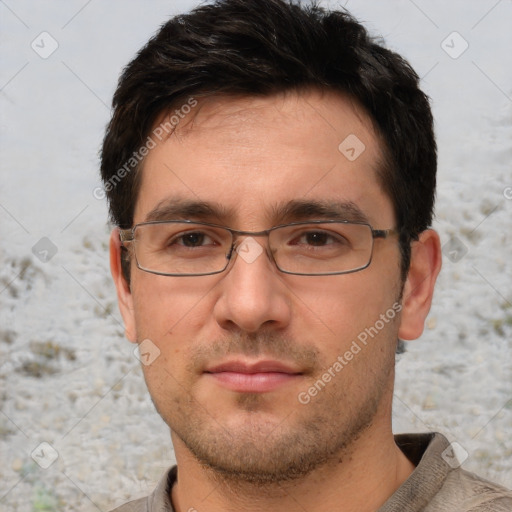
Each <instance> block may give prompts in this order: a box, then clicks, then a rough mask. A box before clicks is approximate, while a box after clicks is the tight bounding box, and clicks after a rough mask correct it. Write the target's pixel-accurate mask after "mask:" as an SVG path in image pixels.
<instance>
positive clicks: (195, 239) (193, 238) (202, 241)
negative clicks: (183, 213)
mask: <svg viewBox="0 0 512 512" xmlns="http://www.w3.org/2000/svg"><path fill="white" fill-rule="evenodd" d="M169 245H182V246H184V247H192V248H193V247H203V246H205V245H215V241H214V240H213V239H212V238H211V237H210V236H208V235H207V234H206V233H202V232H200V231H191V232H189V233H184V234H182V235H177V236H175V237H173V238H172V239H171V240H170V241H169Z"/></svg>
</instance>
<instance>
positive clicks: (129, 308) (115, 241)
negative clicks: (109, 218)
mask: <svg viewBox="0 0 512 512" xmlns="http://www.w3.org/2000/svg"><path fill="white" fill-rule="evenodd" d="M123 250H124V249H123V247H122V244H121V240H120V238H119V229H118V228H115V229H113V230H112V233H111V234H110V271H111V273H112V278H113V279H114V284H115V285H116V289H117V301H118V304H119V310H120V311H121V315H122V317H123V320H124V325H125V335H126V337H127V338H128V339H129V340H130V341H131V342H132V343H136V341H137V336H136V330H135V314H134V307H133V296H132V292H131V290H130V284H129V283H128V281H127V280H126V277H125V274H124V272H123V264H122V261H121V258H122V257H123V254H122V251H123Z"/></svg>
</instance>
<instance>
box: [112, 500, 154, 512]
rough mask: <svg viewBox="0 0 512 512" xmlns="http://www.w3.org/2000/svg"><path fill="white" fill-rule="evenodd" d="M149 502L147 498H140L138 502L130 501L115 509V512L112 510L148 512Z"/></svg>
mask: <svg viewBox="0 0 512 512" xmlns="http://www.w3.org/2000/svg"><path fill="white" fill-rule="evenodd" d="M147 500H148V499H147V498H140V499H138V500H134V501H130V502H128V503H125V504H124V505H121V506H120V507H117V508H115V509H114V510H111V512H146V511H147V510H148V508H147Z"/></svg>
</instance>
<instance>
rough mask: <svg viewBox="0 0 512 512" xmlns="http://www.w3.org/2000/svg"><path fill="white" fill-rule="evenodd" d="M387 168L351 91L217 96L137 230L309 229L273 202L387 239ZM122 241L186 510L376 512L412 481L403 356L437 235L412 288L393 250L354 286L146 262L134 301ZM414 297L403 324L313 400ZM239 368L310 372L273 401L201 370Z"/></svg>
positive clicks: (176, 140) (148, 193)
mask: <svg viewBox="0 0 512 512" xmlns="http://www.w3.org/2000/svg"><path fill="white" fill-rule="evenodd" d="M350 134H356V136H357V137H358V138H359V139H360V140H361V141H363V143H364V144H365V147H366V148H365V150H364V152H363V153H362V154H361V155H360V156H359V157H358V158H357V159H356V160H354V161H349V160H348V159H347V158H346V157H345V156H344V155H343V154H342V153H341V152H340V151H339V150H338V146H339V144H340V143H341V142H342V141H343V140H344V139H345V138H346V137H347V136H348V135H350ZM380 159H381V142H380V141H379V138H378V136H377V135H376V133H375V131H374V130H373V127H372V123H371V121H370V120H369V118H368V117H367V116H366V115H365V114H364V112H363V111H362V109H361V108H359V107H358V106H357V105H355V104H354V103H353V102H351V101H349V100H348V99H347V98H344V97H343V96H341V95H339V94H335V93H331V92H325V91H324V92H322V93H320V92H318V91H303V92H294V93H287V94H285V95H276V96H272V97H265V98H233V97H216V98H209V99H205V100H202V101H201V102H200V103H199V106H198V107H197V108H196V110H195V111H194V112H193V114H190V115H189V116H188V118H187V119H185V120H184V121H183V122H182V123H180V125H179V126H178V129H177V131H176V132H175V133H174V134H173V135H172V136H171V137H170V138H168V139H167V140H165V141H163V142H161V143H159V144H158V145H157V146H156V147H155V148H154V149H152V150H151V151H150V153H149V155H148V156H147V158H146V161H145V163H144V168H143V171H142V183H141V189H140V193H139V196H138V199H137V203H136V208H135V216H134V224H136V223H139V222H143V221H144V220H146V218H147V215H148V213H149V212H151V211H152V210H154V209H155V207H157V206H158V205H162V204H165V202H166V201H168V200H169V199H171V200H172V201H175V200H177V199H179V200H192V201H197V200H200V201H204V202H207V203H215V204H219V205H222V206H223V207H224V209H225V210H226V211H225V212H224V213H225V214H226V215H224V216H223V217H222V218H217V217H213V218H208V219H203V218H202V219H201V220H204V221H211V222H217V223H221V224H224V225H226V226H229V227H231V228H234V229H239V230H248V231H260V230H264V229H268V228H270V227H271V226H274V225H277V224H280V223H282V222H291V221H293V220H307V219H302V218H301V219H288V218H287V219H283V218H281V217H279V216H276V206H277V205H281V204H283V203H287V202H289V201H293V200H298V199H300V200H317V201H330V202H351V203H353V204H355V205H357V207H358V208H359V209H360V210H362V211H363V212H364V214H365V215H366V216H367V217H368V219H369V221H370V223H371V225H372V226H373V227H374V228H375V229H386V228H392V227H395V215H394V211H393V207H392V203H391V201H390V199H389V198H388V197H387V196H386V195H385V193H384V192H383V191H382V189H381V187H380V185H379V183H378V181H377V177H376V169H377V168H378V165H379V161H380ZM118 236H119V235H118V232H117V230H114V232H113V234H112V237H111V267H112V274H113V277H114V281H115V283H116V286H117V292H118V299H119V305H120V309H121V313H122V316H123V318H124V321H125V326H126V335H127V337H128V339H129V340H131V341H133V342H141V341H142V340H145V339H150V340H151V341H152V343H154V344H155V345H156V346H157V347H158V349H159V350H160V356H159V357H158V358H157V359H156V360H155V361H154V362H153V363H152V364H150V365H147V366H143V369H144V374H145V379H146V383H147V385H148V389H149V391H150V393H151V396H152V399H153V401H154V403H155V405H156V407H157V409H158V411H159V413H160V414H161V416H162V417H163V419H164V420H165V421H166V423H167V424H168V425H169V427H170V429H171V436H172V441H173V445H174V449H175V454H176V459H177V462H178V468H179V473H178V482H177V484H176V485H175V486H174V487H173V489H172V501H173V505H174V507H175V509H176V510H177V511H187V510H189V509H190V508H194V509H197V510H198V511H201V510H208V511H209V512H216V511H230V510H233V511H234V510H248V511H249V510H250V511H260V510H261V511H264V510H265V511H267V510H273V511H283V512H284V511H286V512H290V511H299V510H300V511H303V510H308V511H310V512H320V511H328V510H343V511H356V510H357V511H359V512H361V511H363V512H364V511H374V510H377V509H378V508H379V506H381V505H382V504H383V503H384V502H385V501H386V500H387V498H389V496H390V495H391V494H392V493H393V492H394V491H395V490H396V489H397V488H398V487H399V486H400V485H401V484H402V483H403V482H404V481H405V480H406V479H407V478H408V476H409V475H410V474H411V472H412V471H413V470H414V466H413V465H412V464H411V462H410V461H408V460H407V458H406V457H405V456H404V455H403V454H402V452H401V451H400V450H399V449H398V447H397V446H396V444H395V443H394V439H393V434H392V431H391V402H392V395H393V382H394V352H395V347H396V340H397V337H400V338H402V339H406V340H409V339H415V338H417V337H418V336H420V334H421V332H422V331H423V325H424V321H425V318H426V315H427V313H428V311H429V308H430V304H431V299H432V294H433V289H434V283H435V280H436V277H437V274H438V272H439V270H440V266H441V256H440V244H439V237H438V235H437V234H436V233H435V232H434V231H432V230H427V231H425V232H424V233H422V234H421V236H420V239H419V241H417V242H414V243H413V247H412V259H411V268H410V271H409V274H408V277H407V280H406V282H405V283H402V282H401V280H400V252H399V247H398V242H397V239H396V237H391V238H389V239H386V240H382V239H376V240H375V244H374V252H373V259H372V262H371V265H370V266H369V267H368V268H366V269H364V270H363V271H360V272H355V273H351V274H345V275H336V276H322V277H317V276H315V277H311V276H307V277H306V276H294V275H286V274H283V273H281V272H279V271H278V270H277V268H276V267H275V266H274V265H273V264H272V263H271V261H270V259H269V258H268V257H267V255H266V253H265V252H262V254H261V255H260V256H258V257H257V258H256V259H255V260H254V261H253V262H251V263H247V262H246V261H245V260H244V259H243V258H242V257H240V256H235V258H234V261H232V262H231V264H230V266H229V267H228V269H227V270H226V271H225V272H224V273H222V274H218V275H213V276H202V277H169V276H158V275H154V274H150V273H147V272H143V271H141V270H140V269H138V268H137V267H136V266H135V263H134V262H133V261H132V268H131V285H130V286H128V284H127V283H126V281H125V279H124V278H123V276H122V272H121V268H120V263H119V261H120V259H119V258H120V243H119V240H118ZM257 241H258V243H260V244H262V245H263V246H265V239H264V238H258V239H257ZM402 285H403V290H402ZM402 291H403V296H402V297H403V298H402V299H401V305H402V310H401V312H400V314H399V315H397V316H396V317H395V318H394V319H393V320H392V321H390V322H388V323H386V324H385V326H384V328H382V329H381V330H380V331H379V332H378V335H377V336H375V337H374V338H373V339H371V340H370V341H369V343H368V345H367V346H365V347H364V348H362V350H361V351H360V352H359V353H357V354H356V355H354V357H353V359H352V360H351V361H349V362H348V363H347V364H346V365H345V366H344V367H343V369H342V371H340V372H338V373H336V374H335V375H336V376H335V377H333V378H332V379H331V380H330V382H328V383H327V384H326V386H325V388H324V389H322V390H321V391H319V392H318V394H317V395H316V396H314V397H313V398H312V399H311V401H310V402H309V403H308V404H302V403H300V402H299V400H298V399H297V397H298V395H299V393H300V392H304V391H307V390H308V388H310V387H311V386H312V385H313V384H314V383H315V382H317V381H318V379H319V378H321V377H322V375H323V374H324V373H325V371H327V369H328V368H329V367H332V365H333V363H334V362H335V361H336V360H337V358H338V356H340V355H343V354H344V353H345V352H346V351H347V350H349V348H350V346H351V343H352V342H353V340H355V339H357V336H358V334H360V333H361V332H362V331H364V329H365V328H368V327H369V326H373V325H375V322H376V321H377V320H378V319H379V318H380V315H381V314H384V313H385V312H386V311H387V310H389V309H390V308H391V307H392V306H393V304H395V303H396V302H397V300H399V298H400V296H401V292H402ZM228 357H237V358H238V359H240V360H243V361H255V360H261V359H273V360H279V361H283V362H285V363H287V364H289V365H292V366H293V367H294V368H295V369H296V370H297V371H299V372H300V375H299V376H297V377H296V378H293V379H290V382H287V383H285V384H284V385H283V386H280V387H278V388H277V389H275V390H272V391H270V392H265V393H241V392H236V391H232V390H228V389H226V388H225V387H223V386H222V385H220V384H219V383H218V382H217V381H215V379H212V378H210V376H208V375H206V374H205V373H204V370H205V369H206V368H207V367H208V365H212V364H216V363H219V362H222V361H224V360H226V358H228Z"/></svg>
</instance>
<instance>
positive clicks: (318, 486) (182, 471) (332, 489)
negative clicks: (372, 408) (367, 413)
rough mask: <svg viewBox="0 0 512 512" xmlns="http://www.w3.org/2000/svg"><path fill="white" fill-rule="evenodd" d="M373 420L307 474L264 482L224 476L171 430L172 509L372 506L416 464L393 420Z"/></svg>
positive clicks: (215, 511) (367, 510)
mask: <svg viewBox="0 0 512 512" xmlns="http://www.w3.org/2000/svg"><path fill="white" fill-rule="evenodd" d="M376 419H377V418H376ZM374 425H375V424H374ZM374 425H372V426H370V427H369V428H368V429H367V430H366V431H365V432H364V433H363V434H362V435H361V437H360V438H359V439H357V440H356V441H354V442H353V443H352V445H351V446H350V447H348V448H347V449H346V450H345V451H344V452H343V453H339V454H336V456H335V457H333V458H332V459H331V461H330V462H329V463H327V464H325V465H324V466H322V467H320V468H317V469H315V470H314V471H313V472H311V473H310V474H309V475H307V476H306V477H303V478H301V479H298V480H295V481H291V482H286V483H276V484H270V485H265V486H263V485H254V484H251V483H246V482H233V481H232V480H225V479H223V478H222V476H219V475H217V474H216V473H215V472H214V471H213V470H211V469H208V468H204V467H203V466H202V465H201V464H200V463H199V462H198V461H197V460H196V459H195V458H194V457H193V456H192V454H191V453H190V452H189V451H188V449H187V448H186V447H185V446H184V445H183V443H182V442H181V440H180V439H177V438H176V436H175V435H173V443H174V449H175V453H176V459H177V461H178V481H177V483H176V484H175V485H174V487H173V489H172V502H173V506H174V509H175V510H176V512H188V511H189V510H198V511H199V510H208V511H209V512H221V511H222V512H225V511H227V510H246V511H251V512H259V511H262V512H263V511H267V510H273V511H275V512H281V511H282V512H290V511H295V510H297V511H302V510H308V511H309V512H327V511H332V510H339V511H341V512H355V511H358V512H374V511H376V510H378V508H379V507H380V506H381V505H383V504H384V503H385V501H386V500H387V499H388V498H389V497H390V496H391V495H392V494H393V493H394V492H395V491H396V490H397V489H398V488H399V487H400V485H402V483H403V482H405V480H406V479H407V478H408V477H409V475H410V474H411V473H412V471H413V470H414V465H413V464H412V463H411V462H410V461H409V460H408V459H407V458H406V457H405V455H404V454H403V453H402V452H401V451H400V449H399V448H398V447H397V446H396V444H395V442H394V438H393V434H392V432H391V426H390V425H389V428H386V429H385V430H383V429H382V425H380V426H379V428H376V427H375V426H374Z"/></svg>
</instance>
